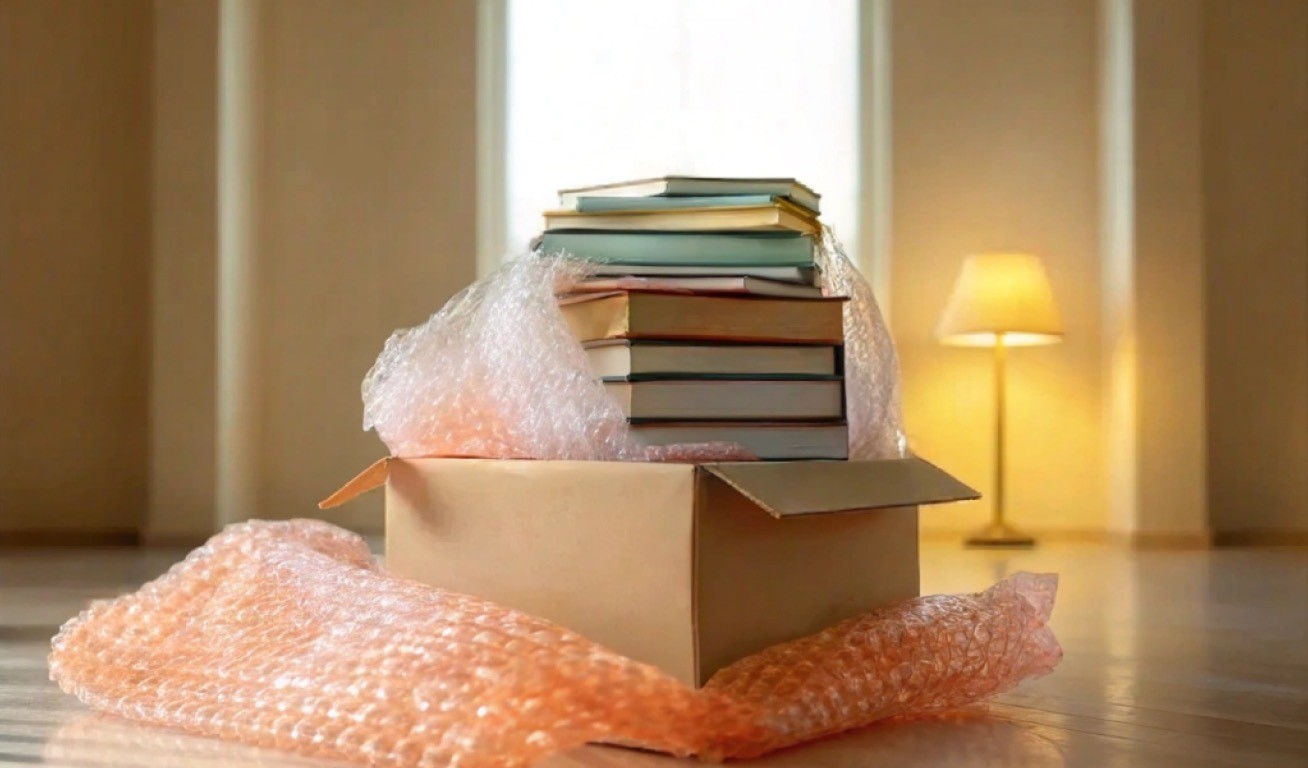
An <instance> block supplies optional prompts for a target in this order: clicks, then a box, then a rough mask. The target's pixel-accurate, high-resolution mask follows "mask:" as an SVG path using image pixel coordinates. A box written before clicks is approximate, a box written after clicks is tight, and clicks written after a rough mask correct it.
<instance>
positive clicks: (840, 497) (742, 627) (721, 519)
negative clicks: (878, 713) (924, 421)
mask: <svg viewBox="0 0 1308 768" xmlns="http://www.w3.org/2000/svg"><path fill="white" fill-rule="evenodd" d="M383 484H385V486H386V564H387V566H388V567H389V568H390V569H391V570H393V571H395V572H396V573H399V574H402V575H404V576H408V577H411V578H414V579H418V580H420V581H423V582H425V583H428V584H431V585H433V586H437V587H441V588H443V589H448V590H453V591H456V592H463V593H466V594H472V595H477V596H480V597H484V598H487V599H489V600H493V601H495V602H497V603H500V604H502V605H507V606H510V607H512V608H516V609H519V610H522V611H525V612H527V613H531V614H535V615H537V616H542V617H544V618H547V619H550V620H552V621H555V622H557V623H559V624H562V625H564V626H567V627H570V628H572V629H574V630H576V631H578V632H580V633H581V634H583V635H585V636H587V637H589V638H591V639H592V640H595V641H597V642H599V643H601V644H603V645H605V646H608V647H609V648H612V649H614V650H616V651H618V652H620V653H623V654H625V655H627V656H630V657H632V658H634V659H637V660H639V661H644V662H647V663H650V664H653V665H655V666H658V667H660V668H662V669H663V670H665V671H667V672H668V673H670V674H672V675H673V676H675V677H676V678H678V679H679V680H681V681H683V682H685V683H686V684H688V685H692V686H699V685H702V684H703V683H704V682H706V681H707V680H708V678H709V677H711V676H712V675H713V673H714V672H716V671H717V670H719V669H721V668H722V667H724V666H726V665H728V664H730V663H731V662H733V661H736V660H737V659H740V658H742V657H744V656H747V655H749V654H751V653H754V652H756V651H759V650H762V649H763V648H766V647H767V646H769V645H773V644H775V643H779V642H782V641H785V640H791V639H794V638H796V637H801V636H804V635H808V634H811V633H813V632H816V631H818V630H820V629H823V628H824V627H827V626H830V625H831V624H833V623H835V622H837V621H840V620H841V619H845V618H848V617H850V616H853V615H856V614H859V613H862V612H864V611H867V610H868V609H871V608H874V607H877V606H880V605H884V604H886V603H890V602H893V601H896V600H902V599H905V598H909V597H914V596H916V595H917V594H918V546H917V543H918V538H917V537H918V526H917V508H918V506H919V505H922V504H931V503H936V502H946V501H959V500H963V499H972V498H976V497H977V494H976V492H975V491H973V490H972V489H971V488H968V487H967V486H965V485H963V484H962V483H960V482H959V481H957V480H955V479H954V478H952V477H950V476H949V475H948V474H946V473H945V472H943V471H942V470H940V469H938V468H936V467H935V466H933V465H931V464H929V463H928V462H926V461H923V460H921V459H917V458H909V459H896V460H891V461H871V462H860V461H797V462H749V463H732V464H701V465H693V464H645V463H616V462H589V461H496V460H488V459H383V460H382V461H379V462H377V463H376V464H374V465H373V466H372V467H369V468H368V469H367V470H365V471H364V472H363V473H362V474H360V475H359V476H358V477H356V478H355V479H354V480H352V481H351V482H350V483H348V484H347V485H346V486H345V487H344V488H342V489H341V490H340V491H337V492H336V493H335V494H333V496H332V497H331V498H329V499H327V500H326V501H324V502H323V506H324V507H327V506H335V505H336V504H341V503H344V502H345V501H348V500H349V499H351V498H353V497H355V496H357V495H358V494H360V493H363V492H364V491H367V490H369V489H371V488H375V487H378V486H381V485H383Z"/></svg>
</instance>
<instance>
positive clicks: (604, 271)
mask: <svg viewBox="0 0 1308 768" xmlns="http://www.w3.org/2000/svg"><path fill="white" fill-rule="evenodd" d="M592 271H593V273H594V274H595V276H596V279H599V278H603V277H646V278H655V277H756V278H759V279H762V280H772V281H776V282H784V283H794V284H796V285H816V284H817V277H818V274H817V268H815V267H770V266H766V265H759V264H737V265H734V266H725V267H722V266H702V265H695V264H644V265H629V264H616V263H614V264H595V265H594V266H593V267H592Z"/></svg>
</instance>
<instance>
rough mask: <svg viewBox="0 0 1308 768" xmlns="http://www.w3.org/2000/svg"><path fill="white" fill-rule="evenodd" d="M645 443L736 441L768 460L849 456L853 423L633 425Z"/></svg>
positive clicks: (633, 434)
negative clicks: (851, 424) (850, 425)
mask: <svg viewBox="0 0 1308 768" xmlns="http://www.w3.org/2000/svg"><path fill="white" fill-rule="evenodd" d="M631 436H632V437H633V438H635V439H636V441H637V442H638V443H640V444H641V445H650V446H659V445H678V444H684V443H711V442H716V441H721V442H724V443H735V444H737V445H739V446H741V447H742V448H744V449H745V450H747V451H749V452H750V453H752V454H754V455H755V456H757V457H758V458H760V459H762V460H764V461H778V460H785V459H791V460H795V459H809V460H815V459H840V460H843V459H847V458H849V427H848V426H846V425H845V424H844V423H843V422H833V423H826V424H822V423H818V424H811V423H804V422H789V423H787V422H766V421H756V422H739V421H671V422H669V421H661V422H646V423H638V424H632V425H631Z"/></svg>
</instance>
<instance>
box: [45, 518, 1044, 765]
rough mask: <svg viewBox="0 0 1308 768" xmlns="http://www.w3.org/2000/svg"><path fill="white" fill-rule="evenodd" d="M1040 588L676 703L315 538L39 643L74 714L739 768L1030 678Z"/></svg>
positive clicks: (223, 559)
mask: <svg viewBox="0 0 1308 768" xmlns="http://www.w3.org/2000/svg"><path fill="white" fill-rule="evenodd" d="M1055 585H1056V578H1055V577H1052V576H1032V575H1029V574H1028V575H1019V576H1016V577H1012V578H1010V579H1007V580H1005V581H1003V582H1000V583H999V584H998V585H996V586H995V587H993V588H992V589H990V590H988V591H987V592H984V593H981V594H979V595H960V596H942V597H928V598H919V599H916V600H909V601H906V602H903V603H900V604H898V605H895V606H890V607H886V608H883V609H880V610H877V611H873V612H871V613H869V614H867V615H866V616H863V617H861V618H855V619H852V620H850V621H846V622H844V623H842V624H839V625H836V626H834V627H832V628H830V629H828V630H826V631H824V632H822V633H819V634H818V635H815V636H813V637H810V638H807V639H803V640H798V641H795V642H792V643H788V644H784V645H781V646H777V647H774V648H772V649H769V650H767V651H764V652H763V653H760V654H758V655H756V656H753V657H750V658H747V659H744V660H742V661H740V662H737V663H736V664H734V665H732V666H730V667H728V668H727V669H724V670H722V671H721V672H719V673H718V675H717V676H715V677H714V678H713V679H712V680H711V681H710V682H709V683H708V685H707V686H706V687H705V688H704V689H703V690H700V691H693V690H691V689H689V688H687V687H686V686H684V685H682V684H681V683H679V682H677V681H675V680H674V679H672V678H671V677H668V676H667V675H665V674H663V673H662V672H659V671H658V670H656V669H654V668H652V667H650V666H648V665H645V664H640V663H637V662H635V661H632V660H630V659H627V658H625V657H623V656H620V655H618V654H616V653H614V652H612V651H609V650H607V649H605V648H602V647H600V646H598V645H596V644H595V643H592V642H591V641H589V640H586V639H585V638H583V637H581V636H579V635H577V634H576V633H574V632H571V631H569V630H566V629H564V628H562V627H559V626H557V625H555V624H552V623H550V622H548V621H545V620H543V619H538V618H535V617H532V616H528V615H524V614H522V613H519V612H517V611H512V610H509V609H506V608H503V607H500V606H497V605H495V604H492V603H489V602H487V601H484V600H480V599H477V598H473V597H468V596H464V595H459V594H454V593H450V592H446V591H442V590H439V589H434V588H431V587H427V586H424V585H422V584H419V583H417V582H415V581H411V580H408V579H403V578H400V577H397V576H394V575H391V574H388V573H387V572H386V571H385V570H384V569H383V568H382V567H381V566H379V565H378V564H377V562H376V561H375V560H374V558H373V557H372V556H371V554H370V553H369V551H368V548H367V546H366V544H365V543H364V541H363V540H362V539H361V538H360V537H358V536H356V535H354V534H351V533H349V532H346V531H344V530H342V529H339V528H336V527H334V526H331V525H328V524H327V523H323V522H320V521H312V520H293V521H288V522H257V521H256V522H250V523H243V524H239V525H234V526H230V527H229V528H228V529H227V530H225V531H224V532H223V533H221V534H218V535H217V536H215V537H214V538H213V539H211V540H210V541H209V542H208V543H207V544H206V545H205V546H203V547H201V548H200V549H197V550H196V551H195V552H193V553H191V555H190V556H189V557H187V559H186V560H184V561H183V562H181V563H179V564H178V565H176V566H174V567H173V569H172V570H170V571H169V572H168V573H167V574H165V575H163V576H161V577H160V578H158V579H157V580H155V581H153V582H151V583H149V584H147V585H145V586H144V587H142V588H141V589H140V590H139V591H137V592H135V593H133V594H130V595H126V596H123V597H119V598H117V599H114V600H109V601H98V602H96V603H93V604H92V605H91V607H90V608H88V609H87V610H86V611H84V612H83V613H82V614H81V615H79V616H77V617H76V618H74V619H72V620H70V621H69V622H68V623H67V624H65V625H64V627H63V628H62V629H61V630H60V632H59V634H58V635H57V636H56V637H55V639H54V642H53V648H52V651H51V655H50V676H51V678H52V679H53V680H55V681H56V682H57V683H58V684H59V685H60V687H62V688H63V689H64V690H65V691H67V692H69V693H72V694H75V695H76V696H78V697H79V698H80V699H81V700H82V701H84V702H85V703H87V704H88V705H90V706H91V707H92V708H94V709H96V710H99V711H102V712H107V713H111V714H115V715H119V716H122V717H126V718H130V719H132V720H137V721H141V722H145V723H150V724H155V725H161V726H167V727H171V728H176V729H179V730H182V731H187V732H190V733H193V734H197V735H204V736H216V737H220V738H226V739H232V740H236V741H241V742H244V743H247V744H250V745H253V746H257V747H273V748H280V749H285V750H291V751H295V752H298V753H301V754H304V755H308V756H313V757H323V758H335V759H343V760H348V761H353V762H359V763H367V764H370V765H387V766H445V765H455V766H520V765H528V764H530V763H532V762H533V761H535V760H537V759H539V758H542V757H544V756H546V755H549V754H552V753H555V752H559V751H562V750H566V749H570V748H572V747H575V746H578V745H580V744H582V743H585V742H587V741H614V742H619V743H625V744H639V745H644V746H648V747H651V748H654V749H658V750H662V751H666V752H670V753H673V754H679V755H688V754H697V755H700V756H701V757H704V758H709V759H719V758H730V757H748V756H752V755H758V754H763V753H765V752H768V751H771V750H774V749H779V748H781V747H786V746H791V745H794V744H797V743H800V742H803V741H806V740H808V739H812V738H816V737H818V736H821V735H824V734H828V733H834V732H837V731H841V730H847V729H850V728H857V727H860V726H863V725H866V724H868V723H870V722H873V721H875V720H877V719H880V718H884V717H889V716H894V715H911V714H929V713H932V712H938V711H941V710H943V709H946V708H949V707H953V706H961V705H964V704H967V703H970V702H972V701H975V700H977V699H978V698H980V697H984V696H988V695H991V694H994V693H997V692H1000V691H1003V690H1007V689H1009V688H1012V687H1013V686H1015V685H1016V684H1017V683H1018V682H1020V681H1021V680H1022V679H1024V678H1026V677H1030V676H1034V675H1039V674H1043V673H1045V672H1048V671H1049V670H1050V669H1052V667H1053V666H1054V664H1056V663H1057V661H1058V658H1059V656H1060V655H1061V652H1060V650H1059V648H1058V644H1057V642H1056V641H1055V639H1054V637H1053V635H1052V633H1051V632H1050V630H1049V629H1048V627H1047V626H1046V623H1045V622H1046V620H1047V619H1048V616H1049V611H1050V610H1051V608H1052V605H1053V597H1054V589H1055Z"/></svg>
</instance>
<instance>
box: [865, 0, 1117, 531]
mask: <svg viewBox="0 0 1308 768" xmlns="http://www.w3.org/2000/svg"><path fill="white" fill-rule="evenodd" d="M891 15H892V23H893V28H892V47H893V53H892V65H891V73H892V75H891V76H892V88H893V104H892V116H891V119H892V121H893V136H894V139H893V152H894V155H893V169H894V170H893V175H894V180H893V203H892V205H893V216H892V219H893V224H892V233H893V234H892V245H891V250H892V252H893V254H894V256H893V262H892V264H891V268H890V273H891V283H890V284H891V296H892V305H893V310H892V318H893V326H894V327H893V331H894V334H895V338H896V340H897V341H898V343H899V345H900V354H901V359H902V362H903V374H904V406H905V419H906V422H907V428H908V433H909V438H910V440H911V442H912V445H913V447H914V448H915V449H916V450H917V451H919V452H920V453H922V454H923V455H924V456H927V457H929V458H930V459H932V460H933V461H937V462H940V463H941V464H942V465H944V466H946V467H948V468H949V469H950V471H952V472H955V473H957V474H958V475H959V476H960V477H961V478H963V479H964V480H966V481H968V482H969V483H971V484H973V485H974V486H976V487H977V488H978V489H980V490H981V491H982V492H983V493H989V492H990V490H991V471H992V470H991V461H992V451H993V431H992V430H993V422H992V414H993V408H992V400H991V396H992V395H991V357H990V356H989V354H988V353H987V352H986V351H985V350H976V349H958V348H948V347H942V346H940V345H938V344H937V343H936V341H935V339H934V336H933V329H934V327H935V323H936V319H937V318H938V316H939V313H940V310H941V309H942V308H943V307H944V303H945V299H946V297H947V296H948V293H949V289H950V286H951V284H952V282H953V279H954V276H955V274H956V273H957V270H958V268H959V265H960V264H961V261H962V259H963V257H964V256H965V255H967V254H969V253H974V252H979V251H988V250H1026V251H1032V252H1034V253H1037V254H1039V255H1040V256H1041V257H1043V259H1044V260H1045V263H1046V266H1047V267H1048V270H1049V273H1050V279H1051V281H1052V283H1053V288H1054V292H1055V295H1056V298H1057V300H1058V302H1059V306H1060V308H1061V310H1062V312H1063V317H1064V322H1065V325H1066V328H1067V339H1066V342H1065V343H1064V344H1062V345H1059V346H1055V347H1042V348H1031V349H1019V350H1015V351H1014V352H1013V354H1012V355H1011V356H1010V361H1011V365H1010V379H1009V387H1010V395H1011V398H1010V411H1009V418H1010V421H1009V424H1010V434H1011V440H1010V444H1009V450H1008V457H1009V469H1010V474H1009V487H1008V490H1009V512H1010V517H1011V520H1012V521H1013V522H1014V523H1016V524H1018V525H1020V526H1023V527H1026V528H1029V529H1031V530H1035V531H1047V530H1055V529H1057V530H1075V531H1082V530H1092V529H1093V530H1101V529H1103V527H1104V526H1105V521H1106V491H1105V471H1104V444H1105V443H1104V440H1105V438H1104V432H1103V428H1102V414H1101V407H1102V403H1101V366H1100V360H1101V354H1100V353H1101V349H1100V321H1101V317H1100V315H1101V307H1100V294H1099V282H1100V274H1099V272H1100V268H1099V258H1098V252H1097V248H1098V243H1097V232H1098V226H1099V219H1098V215H1099V209H1098V200H1097V194H1096V189H1097V178H1098V176H1097V174H1098V170H1097V156H1096V152H1097V136H1096V133H1097V129H1098V123H1097V114H1098V113H1097V98H1098V96H1097V91H1096V73H1095V64H1096V60H1095V46H1096V23H1095V19H1096V17H1095V2H1094V1H1093V0H1075V1H1072V2H1057V3H1052V2H1047V1H1046V0H1021V1H1013V0H1006V1H1005V2H967V3H962V2H956V1H955V0H913V2H899V3H895V4H894V8H893V11H892V14H891ZM988 514H989V507H988V501H982V502H979V503H973V504H960V505H952V506H949V507H942V508H938V509H933V510H932V511H930V512H929V513H925V514H923V516H922V519H923V523H922V524H923V528H924V529H925V530H932V529H950V530H964V529H967V528H970V527H973V526H977V525H979V524H981V523H982V522H983V521H984V520H985V519H986V517H987V515H988Z"/></svg>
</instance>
